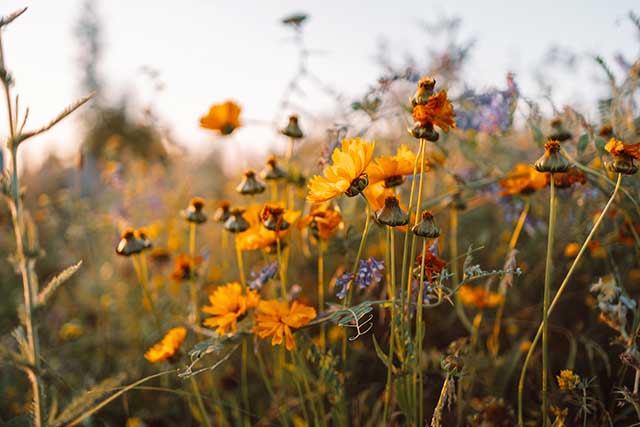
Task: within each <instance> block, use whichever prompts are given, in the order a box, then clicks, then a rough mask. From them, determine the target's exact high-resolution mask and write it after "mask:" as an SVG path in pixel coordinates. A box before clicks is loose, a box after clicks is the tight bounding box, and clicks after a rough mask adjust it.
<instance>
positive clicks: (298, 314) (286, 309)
mask: <svg viewBox="0 0 640 427" xmlns="http://www.w3.org/2000/svg"><path fill="white" fill-rule="evenodd" d="M315 317H316V310H315V309H314V308H313V307H309V306H307V305H305V304H301V303H299V302H297V301H294V302H293V303H292V304H291V305H289V303H288V302H286V301H278V300H264V301H260V303H259V304H258V309H257V311H256V315H255V319H254V325H253V332H254V333H255V334H256V335H257V336H259V337H260V338H263V339H264V338H267V337H271V345H274V346H275V345H280V344H282V342H283V341H284V342H285V346H286V348H287V350H293V349H294V348H295V346H296V343H295V340H294V338H293V330H294V329H297V328H301V327H302V326H304V325H306V324H307V323H309V322H310V321H311V320H313V319H314V318H315Z"/></svg>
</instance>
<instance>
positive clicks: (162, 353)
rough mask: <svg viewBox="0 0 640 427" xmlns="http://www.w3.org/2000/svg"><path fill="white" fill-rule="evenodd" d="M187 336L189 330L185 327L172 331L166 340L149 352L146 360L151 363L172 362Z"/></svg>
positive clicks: (145, 356) (155, 345)
mask: <svg viewBox="0 0 640 427" xmlns="http://www.w3.org/2000/svg"><path fill="white" fill-rule="evenodd" d="M186 336H187V330H186V329H185V328H183V327H178V328H173V329H170V330H169V332H167V334H166V335H165V336H164V338H162V339H161V340H160V341H159V342H158V343H156V344H154V345H153V347H151V348H150V349H149V350H147V352H146V353H145V354H144V358H145V359H147V360H148V361H149V362H151V363H159V362H164V361H165V360H170V359H171V358H173V357H174V356H175V355H176V354H177V353H178V350H180V347H181V346H182V343H183V342H184V339H185V338H186Z"/></svg>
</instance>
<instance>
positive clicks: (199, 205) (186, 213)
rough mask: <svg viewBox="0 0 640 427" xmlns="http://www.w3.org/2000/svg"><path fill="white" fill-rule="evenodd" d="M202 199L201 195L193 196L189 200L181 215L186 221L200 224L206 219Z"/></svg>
mask: <svg viewBox="0 0 640 427" xmlns="http://www.w3.org/2000/svg"><path fill="white" fill-rule="evenodd" d="M203 209H204V199H203V198H202V197H194V198H193V199H191V202H189V207H187V209H185V210H183V211H182V216H183V217H184V219H186V220H187V221H188V222H192V223H194V224H202V223H204V222H206V221H207V215H205V213H204V210H203Z"/></svg>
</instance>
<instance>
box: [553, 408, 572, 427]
mask: <svg viewBox="0 0 640 427" xmlns="http://www.w3.org/2000/svg"><path fill="white" fill-rule="evenodd" d="M550 409H551V413H552V414H553V416H554V417H556V418H555V419H554V420H553V424H552V425H553V427H566V424H565V421H566V420H567V417H568V416H569V408H564V409H562V408H560V407H559V406H555V405H551V408H550Z"/></svg>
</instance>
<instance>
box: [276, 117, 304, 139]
mask: <svg viewBox="0 0 640 427" xmlns="http://www.w3.org/2000/svg"><path fill="white" fill-rule="evenodd" d="M280 133H282V134H283V135H286V136H288V137H289V138H293V139H300V138H302V137H303V136H304V134H303V133H302V129H300V125H299V124H298V116H296V115H295V114H292V115H290V116H289V123H288V124H287V126H286V127H285V128H284V129H282V130H281V131H280Z"/></svg>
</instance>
